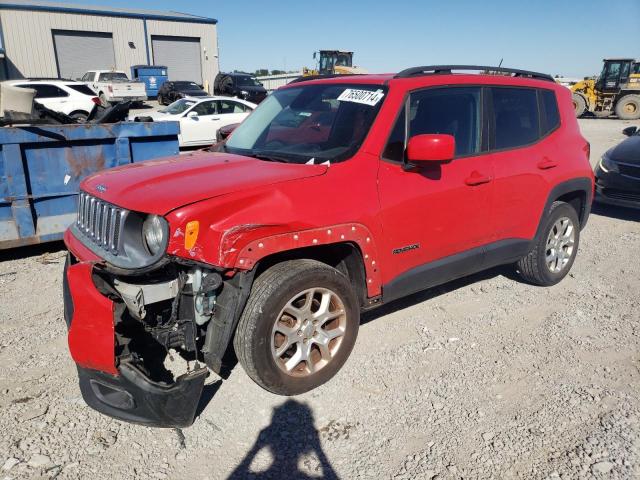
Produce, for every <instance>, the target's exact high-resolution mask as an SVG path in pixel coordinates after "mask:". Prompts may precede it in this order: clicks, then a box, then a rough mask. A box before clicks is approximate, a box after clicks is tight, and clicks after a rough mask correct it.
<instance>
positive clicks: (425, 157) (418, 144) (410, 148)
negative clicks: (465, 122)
mask: <svg viewBox="0 0 640 480" xmlns="http://www.w3.org/2000/svg"><path fill="white" fill-rule="evenodd" d="M455 151H456V140H455V138H453V135H442V134H431V133H430V134H424V135H415V136H413V137H411V138H410V139H409V144H408V145H407V159H408V160H409V162H410V163H414V164H420V163H424V162H446V161H448V160H452V159H453V157H454V154H455Z"/></svg>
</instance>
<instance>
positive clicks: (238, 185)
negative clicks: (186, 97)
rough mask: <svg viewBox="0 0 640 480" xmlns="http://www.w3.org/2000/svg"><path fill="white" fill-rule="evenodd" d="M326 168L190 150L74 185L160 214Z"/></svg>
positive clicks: (112, 170) (120, 204)
mask: <svg viewBox="0 0 640 480" xmlns="http://www.w3.org/2000/svg"><path fill="white" fill-rule="evenodd" d="M326 171H327V167H326V166H325V165H298V164H287V163H278V162H267V161H263V160H257V159H255V158H251V157H243V156H239V155H232V154H228V153H209V152H194V153H191V154H188V155H177V156H175V157H167V158H163V159H159V160H151V161H146V162H141V163H134V164H130V165H124V166H122V167H116V168H113V169H110V170H105V171H103V172H99V173H96V174H94V175H91V176H89V177H87V178H86V179H85V180H84V181H83V182H82V184H81V186H80V188H81V189H82V190H84V191H85V192H87V193H89V194H91V195H94V196H96V197H99V198H101V199H103V200H106V201H107V202H110V203H112V204H114V205H117V206H120V207H123V208H126V209H129V210H135V211H139V212H145V213H155V214H157V215H165V214H167V213H168V212H170V211H171V210H174V209H176V208H179V207H182V206H185V205H188V204H191V203H195V202H198V201H201V200H206V199H209V198H213V197H217V196H220V195H226V194H229V193H233V192H238V191H242V190H247V189H251V188H254V187H260V186H266V185H272V184H276V183H280V182H286V181H288V180H296V179H300V178H307V177H313V176H317V175H322V174H324V173H325V172H326Z"/></svg>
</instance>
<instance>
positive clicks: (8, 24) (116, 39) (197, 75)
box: [0, 0, 219, 88]
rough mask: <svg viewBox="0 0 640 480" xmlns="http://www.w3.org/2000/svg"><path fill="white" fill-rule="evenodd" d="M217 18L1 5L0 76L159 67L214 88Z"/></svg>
mask: <svg viewBox="0 0 640 480" xmlns="http://www.w3.org/2000/svg"><path fill="white" fill-rule="evenodd" d="M216 23H217V20H215V19H213V18H205V17H199V16H197V15H189V14H184V13H176V12H160V11H147V10H129V9H116V8H107V7H104V8H103V7H94V6H91V7H85V6H79V5H71V4H62V3H53V2H44V1H34V0H0V63H1V64H0V79H13V78H35V77H62V78H70V79H76V78H78V77H80V76H81V75H82V74H83V73H84V72H86V71H87V70H96V69H115V70H123V71H125V72H126V73H127V75H130V73H131V72H130V70H131V66H132V65H140V64H147V65H166V66H167V67H168V74H169V79H170V80H190V81H194V82H197V83H199V84H203V85H205V86H207V85H208V86H210V88H213V80H214V78H215V76H216V74H217V73H218V71H219V68H218V39H217V31H216V28H217V26H216Z"/></svg>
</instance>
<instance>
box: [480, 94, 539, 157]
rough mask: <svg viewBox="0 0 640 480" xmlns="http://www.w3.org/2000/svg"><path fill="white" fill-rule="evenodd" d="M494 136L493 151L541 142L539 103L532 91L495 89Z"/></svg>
mask: <svg viewBox="0 0 640 480" xmlns="http://www.w3.org/2000/svg"><path fill="white" fill-rule="evenodd" d="M491 91H492V94H493V95H492V96H493V114H494V118H495V135H494V139H493V145H491V148H492V149H496V150H499V149H502V148H515V147H521V146H524V145H529V144H530V143H533V142H535V141H536V140H538V138H539V123H538V101H537V95H536V91H535V90H534V89H531V88H509V87H506V88H503V87H492V88H491Z"/></svg>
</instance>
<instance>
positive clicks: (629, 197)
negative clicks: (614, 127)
mask: <svg viewBox="0 0 640 480" xmlns="http://www.w3.org/2000/svg"><path fill="white" fill-rule="evenodd" d="M622 133H624V134H625V135H626V136H628V137H629V138H627V139H626V140H624V141H623V142H622V143H620V144H618V145H616V146H615V147H613V148H611V149H609V150H607V152H605V154H604V155H603V156H602V159H601V160H600V162H599V163H598V165H597V166H596V168H595V172H594V175H595V177H596V201H599V202H602V203H608V204H613V205H620V206H624V207H632V208H640V129H638V127H627V128H625V129H624V130H623V131H622Z"/></svg>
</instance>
